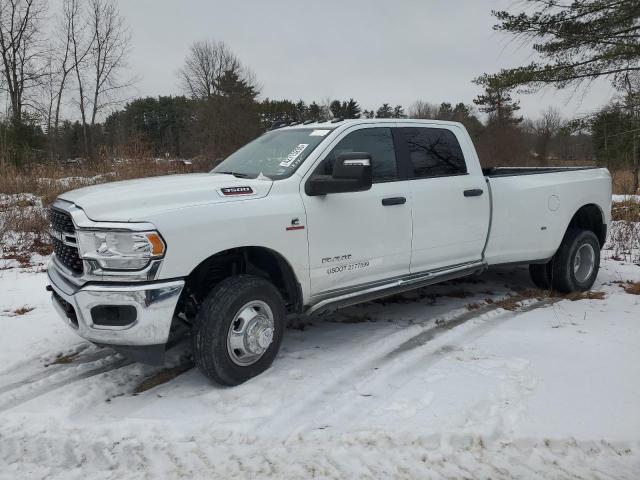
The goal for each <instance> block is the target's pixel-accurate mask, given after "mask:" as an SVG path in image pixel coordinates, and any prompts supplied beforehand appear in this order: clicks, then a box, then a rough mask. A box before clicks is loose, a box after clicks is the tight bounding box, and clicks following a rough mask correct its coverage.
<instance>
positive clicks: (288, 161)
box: [280, 143, 309, 167]
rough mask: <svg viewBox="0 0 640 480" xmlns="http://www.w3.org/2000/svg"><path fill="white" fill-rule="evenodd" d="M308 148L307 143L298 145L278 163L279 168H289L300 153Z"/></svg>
mask: <svg viewBox="0 0 640 480" xmlns="http://www.w3.org/2000/svg"><path fill="white" fill-rule="evenodd" d="M308 146H309V144H308V143H301V144H300V145H298V146H297V147H296V148H294V149H293V151H292V152H291V153H290V154H289V155H287V158H285V159H284V160H283V161H281V162H280V166H281V167H290V166H291V164H293V162H295V161H296V159H297V158H298V157H299V156H300V154H301V153H302V152H304V149H305V148H307V147H308Z"/></svg>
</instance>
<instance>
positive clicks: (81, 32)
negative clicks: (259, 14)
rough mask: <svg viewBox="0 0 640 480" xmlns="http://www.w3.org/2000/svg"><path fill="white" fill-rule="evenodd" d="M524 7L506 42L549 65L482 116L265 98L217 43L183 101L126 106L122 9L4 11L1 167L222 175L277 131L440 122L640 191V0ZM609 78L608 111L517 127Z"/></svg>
mask: <svg viewBox="0 0 640 480" xmlns="http://www.w3.org/2000/svg"><path fill="white" fill-rule="evenodd" d="M525 3H526V4H527V5H525V6H523V7H522V8H521V9H520V10H518V11H509V12H507V11H498V12H493V14H494V15H495V17H496V19H497V21H498V23H497V24H496V26H495V29H496V30H498V31H501V32H504V33H507V34H511V35H514V36H517V37H518V38H520V39H523V40H524V41H525V42H528V43H530V44H531V46H532V49H533V50H534V52H535V53H536V55H537V57H539V59H538V60H537V61H535V62H532V63H531V64H529V65H526V66H518V67H515V68H512V69H505V70H502V71H500V72H497V73H485V74H482V75H480V76H478V77H477V78H476V79H475V80H473V81H474V83H475V84H476V85H478V86H479V87H480V88H481V89H482V92H481V93H480V94H479V95H478V96H477V97H476V98H475V99H474V100H473V103H472V104H466V103H464V102H448V101H444V102H437V103H430V102H426V101H423V100H416V101H415V102H414V103H412V104H411V105H407V106H402V105H394V104H392V103H383V104H382V105H380V106H378V107H377V108H371V109H368V108H363V107H362V106H361V105H360V103H359V102H358V101H357V95H356V96H354V97H348V98H344V99H322V100H321V99H318V100H316V101H312V102H310V103H307V102H305V101H303V100H292V99H270V98H262V96H261V88H260V86H259V83H258V81H257V79H256V77H255V75H254V74H253V73H252V71H251V70H250V69H249V68H248V67H247V66H246V65H244V64H243V62H242V61H241V60H240V59H239V58H238V57H237V56H236V55H235V54H234V52H233V51H232V49H231V47H230V46H229V45H227V44H225V43H224V42H222V41H214V40H203V41H196V42H194V43H193V44H192V45H191V47H190V49H189V51H188V52H187V55H186V56H185V59H184V63H183V66H182V68H181V69H180V71H179V72H178V78H177V84H178V85H179V88H180V94H178V95H173V96H161V97H157V98H137V99H129V101H127V102H123V100H124V99H125V98H126V93H127V87H129V86H130V85H131V84H132V83H133V82H134V81H135V79H134V78H127V77H126V76H125V72H126V66H127V57H128V53H129V51H130V49H131V35H130V30H129V27H128V26H127V24H126V21H125V19H124V18H123V17H122V15H121V14H120V12H119V11H118V8H117V3H115V1H114V0H62V1H61V3H60V10H59V11H54V12H51V11H47V8H51V7H50V6H49V5H48V3H47V2H46V1H45V0H0V57H1V58H0V61H1V62H2V70H1V72H0V89H1V90H2V91H4V92H5V93H6V98H7V114H6V116H5V118H4V119H2V121H1V122H0V162H3V163H6V162H12V163H15V164H20V163H25V162H29V161H34V160H37V161H56V160H59V159H65V158H70V157H83V158H96V157H104V158H116V157H136V156H140V155H153V156H164V155H169V156H176V157H201V158H204V159H206V160H207V161H208V162H209V163H213V162H215V161H216V160H217V159H219V158H223V157H224V156H226V155H228V154H229V153H230V152H232V151H233V150H235V149H236V148H238V147H239V146H240V145H242V144H244V143H246V142H247V141H248V140H250V139H252V138H254V137H256V136H257V135H259V134H260V133H261V132H264V131H265V130H267V129H268V128H270V127H271V125H273V124H274V123H276V122H288V123H291V122H304V121H307V120H317V121H326V120H330V119H335V118H344V119H349V118H431V119H442V120H452V121H458V122H462V123H463V124H464V125H465V126H466V127H467V129H468V130H469V132H470V134H471V136H472V137H473V140H474V142H475V143H476V146H477V149H478V151H479V154H480V156H481V160H482V162H483V163H484V164H485V165H515V164H522V165H548V164H551V163H558V162H562V161H572V162H590V161H591V160H594V159H597V161H599V162H600V163H603V164H606V165H610V166H612V167H614V168H627V169H635V170H634V171H635V178H636V188H637V179H638V177H639V173H640V172H638V169H639V168H640V167H638V148H639V146H638V143H640V142H639V141H638V133H640V120H639V115H640V112H639V111H638V107H639V105H638V103H639V102H638V97H639V95H640V81H639V80H638V75H640V73H638V72H639V71H640V67H639V66H638V59H639V58H640V47H639V46H638V38H639V34H638V30H639V29H640V27H639V26H638V19H639V18H640V0H626V1H625V2H620V1H614V0H584V1H582V2H571V3H566V4H565V3H560V2H555V1H552V2H549V1H548V0H527V1H526V2H525ZM51 18H53V19H54V20H53V22H51V21H49V22H48V23H47V22H46V21H45V19H51ZM52 23H53V27H51V25H52ZM47 26H48V27H49V28H46V27H47ZM602 77H604V78H610V79H611V82H612V87H613V89H614V91H616V92H618V94H617V95H616V97H615V98H614V100H613V101H612V102H611V104H609V105H606V106H604V107H603V108H602V109H601V110H600V111H598V112H593V113H591V114H589V115H586V116H582V117H580V118H574V119H563V118H562V117H561V116H560V114H559V113H558V111H557V110H555V109H553V108H550V109H548V110H546V111H545V112H542V114H541V116H540V118H538V119H536V120H531V119H526V118H523V117H522V116H521V115H519V110H520V104H519V102H518V100H516V99H515V98H514V96H515V95H522V94H527V93H530V92H534V91H537V90H539V89H540V88H544V87H546V86H554V87H557V88H567V87H570V86H581V85H584V84H585V82H587V83H588V82H589V81H591V80H593V79H596V78H602ZM585 88H586V87H585ZM354 93H357V92H354ZM72 119H73V120H72Z"/></svg>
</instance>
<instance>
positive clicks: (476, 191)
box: [464, 188, 484, 197]
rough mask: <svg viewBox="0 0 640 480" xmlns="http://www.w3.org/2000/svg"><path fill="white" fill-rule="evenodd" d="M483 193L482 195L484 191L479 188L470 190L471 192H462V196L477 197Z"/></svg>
mask: <svg viewBox="0 0 640 480" xmlns="http://www.w3.org/2000/svg"><path fill="white" fill-rule="evenodd" d="M483 193H484V190H482V189H481V188H472V189H471V190H465V191H464V196H465V197H479V196H480V195H482V194H483Z"/></svg>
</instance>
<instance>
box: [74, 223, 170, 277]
mask: <svg viewBox="0 0 640 480" xmlns="http://www.w3.org/2000/svg"><path fill="white" fill-rule="evenodd" d="M76 238H77V240H78V251H79V253H80V257H81V258H83V259H85V260H95V261H96V262H97V263H98V264H99V265H100V267H102V268H104V269H107V270H141V269H143V268H144V267H146V266H147V265H148V264H149V262H150V261H151V259H153V258H158V257H162V256H163V255H164V252H165V244H164V242H163V241H162V238H161V237H160V235H159V234H158V232H116V231H114V232H110V231H105V230H103V231H98V230H95V231H88V230H84V231H83V230H78V231H77V232H76Z"/></svg>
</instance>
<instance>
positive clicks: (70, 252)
mask: <svg viewBox="0 0 640 480" xmlns="http://www.w3.org/2000/svg"><path fill="white" fill-rule="evenodd" d="M51 241H52V242H53V252H54V253H55V254H56V258H57V259H58V261H59V262H60V263H61V264H63V265H64V266H65V267H67V268H68V269H69V270H71V271H73V272H75V273H82V260H81V259H80V255H78V249H77V248H76V247H71V246H69V245H65V244H64V243H63V242H61V241H60V240H58V239H57V238H54V237H51Z"/></svg>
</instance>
